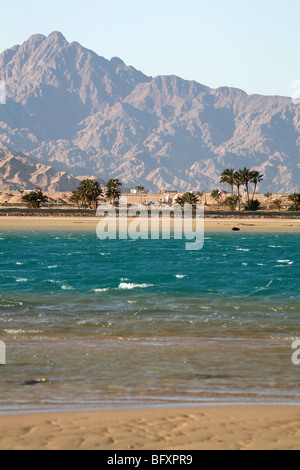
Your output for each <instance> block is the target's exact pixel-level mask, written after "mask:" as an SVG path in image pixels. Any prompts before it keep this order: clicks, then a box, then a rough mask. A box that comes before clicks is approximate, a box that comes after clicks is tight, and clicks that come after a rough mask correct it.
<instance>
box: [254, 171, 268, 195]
mask: <svg viewBox="0 0 300 470" xmlns="http://www.w3.org/2000/svg"><path fill="white" fill-rule="evenodd" d="M264 177H265V175H263V174H261V173H260V172H259V171H256V170H253V171H252V178H251V183H253V184H254V189H253V195H252V200H253V201H254V198H255V194H256V190H257V186H258V185H259V183H261V182H262V181H263V180H264Z"/></svg>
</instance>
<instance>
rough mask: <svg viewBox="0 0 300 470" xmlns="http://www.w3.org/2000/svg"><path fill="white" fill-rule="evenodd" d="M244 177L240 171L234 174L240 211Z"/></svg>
mask: <svg viewBox="0 0 300 470" xmlns="http://www.w3.org/2000/svg"><path fill="white" fill-rule="evenodd" d="M243 181H244V177H243V176H242V175H241V173H240V172H239V171H236V172H235V174H234V185H235V186H236V187H237V192H238V198H239V199H238V203H239V211H240V210H241V199H242V198H241V186H242V185H243Z"/></svg>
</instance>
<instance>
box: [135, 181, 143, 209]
mask: <svg viewBox="0 0 300 470" xmlns="http://www.w3.org/2000/svg"><path fill="white" fill-rule="evenodd" d="M136 189H137V191H138V192H139V193H140V206H141V207H142V204H143V192H144V191H145V188H144V186H141V185H140V186H137V188H136Z"/></svg>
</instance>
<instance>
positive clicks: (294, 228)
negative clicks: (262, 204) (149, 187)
mask: <svg viewBox="0 0 300 470" xmlns="http://www.w3.org/2000/svg"><path fill="white" fill-rule="evenodd" d="M100 220H101V219H100V218H96V217H95V218H90V217H86V218H85V217H1V218H0V230H7V229H9V230H54V231H55V230H71V231H73V230H87V231H88V230H94V231H96V227H97V224H98V223H99V221H100ZM133 221H134V222H135V223H136V222H137V219H130V218H128V219H122V218H120V219H119V222H118V225H119V226H123V227H124V226H126V224H130V223H131V222H133ZM139 223H140V224H141V226H142V227H145V226H146V224H148V227H150V225H149V220H148V219H146V218H139ZM180 225H182V220H181V219H173V220H171V229H174V227H175V228H176V227H179V226H180ZM234 227H236V228H239V229H240V230H241V231H244V232H300V220H299V219H273V218H265V219H263V218H262V219H261V218H260V219H255V218H249V219H248V218H240V219H239V218H236V219H235V218H233V219H228V218H224V219H222V218H217V219H214V218H212V219H210V218H206V219H205V231H206V232H214V231H221V232H222V231H224V232H230V231H232V229H233V228H234ZM194 228H195V225H194Z"/></svg>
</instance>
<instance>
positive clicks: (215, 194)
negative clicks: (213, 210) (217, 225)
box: [211, 189, 222, 210]
mask: <svg viewBox="0 0 300 470" xmlns="http://www.w3.org/2000/svg"><path fill="white" fill-rule="evenodd" d="M211 197H212V198H213V199H215V200H216V201H217V203H218V210H219V209H220V203H221V197H222V193H221V191H219V190H218V189H215V190H214V191H213V192H212V193H211Z"/></svg>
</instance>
